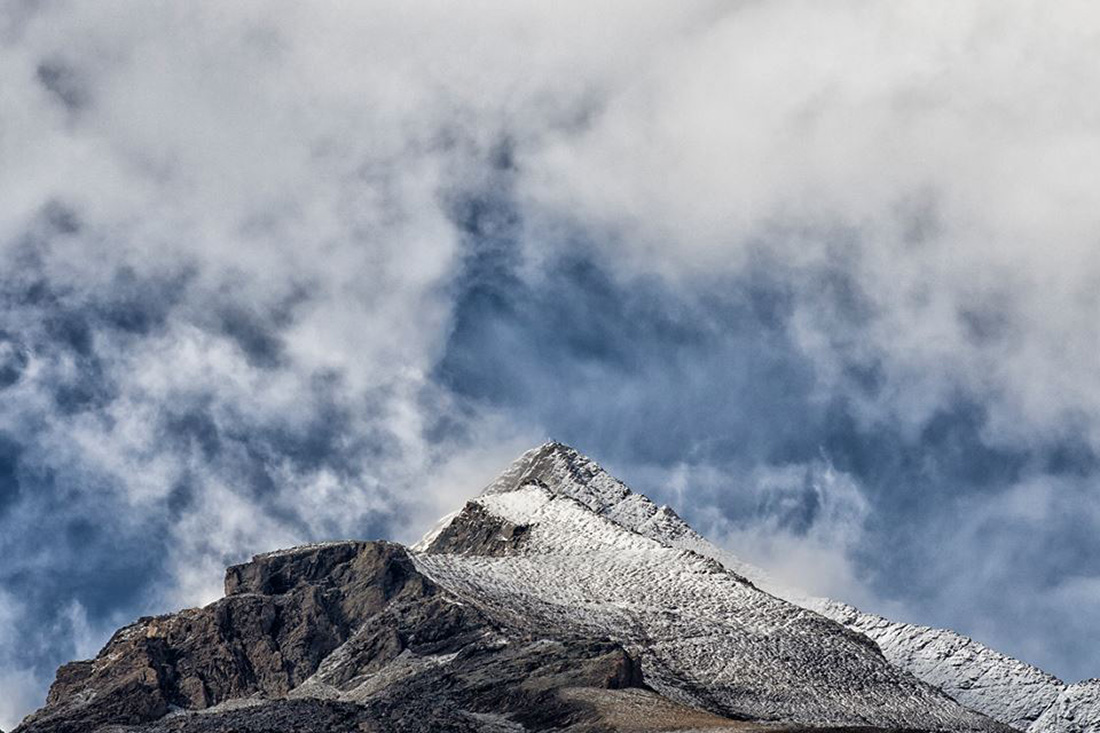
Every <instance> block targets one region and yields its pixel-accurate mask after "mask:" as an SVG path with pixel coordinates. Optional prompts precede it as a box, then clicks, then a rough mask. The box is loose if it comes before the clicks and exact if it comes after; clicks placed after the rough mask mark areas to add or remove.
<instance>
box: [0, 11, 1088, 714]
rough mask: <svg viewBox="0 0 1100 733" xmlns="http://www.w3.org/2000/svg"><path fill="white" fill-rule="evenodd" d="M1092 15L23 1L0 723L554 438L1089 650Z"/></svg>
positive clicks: (787, 544) (765, 546) (1, 188)
mask: <svg viewBox="0 0 1100 733" xmlns="http://www.w3.org/2000/svg"><path fill="white" fill-rule="evenodd" d="M597 7H598V9H596V8H597ZM1098 42H1100V10H1098V9H1097V8H1096V6H1095V4H1094V3H1091V2H1074V1H1072V0H1070V1H1069V2H1062V3H1059V4H1058V5H1057V7H1053V6H1051V5H1050V4H1043V3H1039V2H1006V1H1004V0H989V2H965V1H964V2H959V1H958V0H952V1H950V2H919V3H918V2H912V3H890V2H857V1H847V0H837V1H835V2H830V3H821V2H816V1H813V0H805V1H803V2H788V1H786V0H765V1H757V2H737V3H731V2H702V3H692V2H683V1H681V2H674V3H668V2H664V3H645V2H639V0H630V1H629V2H625V1H624V2H619V3H614V2H602V3H591V2H583V3H581V2H577V3H571V2H560V1H559V2H554V3H537V4H536V3H524V2H496V3H489V2H484V3H479V2H467V3H461V4H459V5H456V4H453V3H423V2H402V3H396V4H394V3H378V4H375V3H370V2H335V1H333V2H325V3H300V2H289V1H288V2H281V1H277V0H271V1H268V2H246V1H238V2H232V3H227V2H221V1H214V0H211V1H209V2H155V1H150V2H147V1H144V0H131V1H130V2H113V1H111V0H96V1H95V2H92V1H87V2H64V1H62V0H8V1H7V2H5V3H3V4H2V5H0V303H2V305H0V555H2V557H3V558H4V562H3V563H2V564H0V690H3V691H4V694H3V695H2V696H0V727H3V728H5V729H7V728H9V727H10V726H13V725H14V724H15V723H16V722H17V720H18V718H19V717H20V716H21V715H22V714H24V713H26V712H28V711H29V710H30V709H32V708H34V707H36V706H38V705H39V704H40V703H41V702H42V700H43V697H44V694H45V689H46V687H47V685H48V684H49V682H50V680H51V679H52V676H53V672H54V669H55V667H56V666H57V665H58V664H59V663H61V662H64V661H67V660H69V659H72V658H74V657H89V656H92V655H94V654H95V652H96V651H97V650H98V648H99V647H100V646H101V645H102V644H103V642H104V641H105V640H106V638H107V636H108V635H109V633H110V632H111V631H112V630H113V629H114V628H115V627H117V626H119V625H121V624H123V623H127V622H129V621H130V620H132V619H133V618H135V617H136V616H138V615H140V614H147V613H163V612H167V611H170V610H174V609H176V608H178V607H181V606H185V605H197V604H201V603H206V602H209V601H210V600H212V599H214V598H216V597H217V596H218V595H219V594H220V587H221V577H222V570H223V568H224V566H225V565H227V564H229V563H232V562H239V561H241V560H242V559H245V558H247V557H248V556H249V555H250V554H252V553H254V552H260V551H264V550H270V549H273V548H277V547H281V546H288V545H291V544H295V543H299V542H303V541H307V540H318V539H331V538H338V537H364V538H376V537H384V538H391V539H397V540H402V541H407V540H411V539H414V538H416V537H417V536H419V534H421V533H422V532H423V531H424V530H426V529H427V527H428V526H429V525H430V524H431V522H432V521H433V520H434V519H435V518H436V517H437V516H438V515H440V514H442V513H444V512H446V511H449V510H451V509H453V508H455V507H456V506H457V505H459V504H460V503H461V502H462V501H463V500H464V499H465V498H466V497H467V496H468V495H470V494H472V493H474V492H475V491H476V490H477V488H478V487H479V486H480V485H481V484H483V483H484V482H485V481H487V480H488V479H489V478H490V477H491V476H492V475H493V474H494V473H495V472H497V471H498V470H499V469H501V468H503V466H504V465H505V464H506V463H507V462H508V461H509V460H510V459H511V458H512V457H514V455H516V454H518V453H519V452H520V451H522V450H523V449H525V448H527V447H529V446H530V445H533V444H535V443H538V442H541V441H542V440H544V439H545V438H547V437H553V438H556V439H559V440H563V441H566V442H568V443H571V444H573V445H575V446H576V447H577V448H579V449H580V450H582V451H584V452H586V453H588V454H589V455H591V456H592V457H594V458H595V459H596V460H598V461H601V462H602V463H603V464H604V465H606V466H607V467H608V468H609V469H611V470H612V471H613V472H615V473H617V474H618V475H619V476H620V477H621V478H623V479H624V480H626V481H627V482H628V483H629V484H631V485H632V486H634V487H635V488H636V489H637V490H640V491H643V492H645V493H647V494H649V495H650V496H652V497H653V498H654V499H656V500H659V501H663V502H667V503H670V504H672V505H673V506H674V507H676V508H677V510H678V511H680V512H681V514H683V515H684V516H685V517H687V518H688V519H689V520H690V521H692V522H693V523H694V524H695V525H696V527H697V528H699V529H700V530H701V531H703V532H704V533H706V534H708V535H709V536H711V537H712V538H713V539H715V540H716V541H718V542H720V543H722V544H725V545H726V546H727V547H728V548H729V549H731V550H733V551H734V552H737V553H739V554H741V555H742V556H744V557H745V558H746V559H749V560H752V561H755V562H757V563H759V564H762V565H764V566H765V567H769V568H771V569H773V570H774V571H776V573H777V574H779V575H782V576H785V577H787V578H788V579H789V580H791V581H793V582H795V583H797V584H800V585H802V586H804V587H806V588H807V589H808V590H811V591H814V592H818V593H824V594H829V595H832V596H836V597H839V598H842V599H844V600H850V601H854V602H857V603H860V604H862V605H863V606H864V607H865V608H867V609H869V610H876V611H880V612H886V613H890V614H892V615H895V616H897V617H900V618H903V619H906V620H914V621H920V622H923V623H929V624H934V625H943V626H950V627H953V628H955V629H957V630H959V631H961V632H963V633H965V634H968V635H971V636H973V637H975V638H977V639H979V640H980V641H983V642H986V643H990V644H992V645H994V646H996V647H998V648H1000V649H1002V650H1004V651H1006V652H1009V653H1012V654H1015V655H1018V656H1020V657H1022V658H1024V659H1025V660H1028V661H1031V662H1034V663H1037V664H1040V665H1042V666H1044V667H1045V668H1047V669H1048V670H1049V671H1051V672H1054V673H1055V674H1058V675H1060V676H1063V677H1065V678H1067V679H1070V680H1075V679H1077V678H1080V677H1087V676H1097V675H1100V656H1098V651H1097V650H1098V649H1100V628H1098V627H1097V625H1096V623H1095V620H1096V619H1097V618H1100V496H1098V494H1100V251H1098V247H1100V205H1098V202H1097V193H1096V192H1097V191H1100V96H1098V95H1097V94H1096V90H1097V89H1098V88H1100V55H1098V54H1097V51H1096V49H1097V48H1098V45H1097V44H1098Z"/></svg>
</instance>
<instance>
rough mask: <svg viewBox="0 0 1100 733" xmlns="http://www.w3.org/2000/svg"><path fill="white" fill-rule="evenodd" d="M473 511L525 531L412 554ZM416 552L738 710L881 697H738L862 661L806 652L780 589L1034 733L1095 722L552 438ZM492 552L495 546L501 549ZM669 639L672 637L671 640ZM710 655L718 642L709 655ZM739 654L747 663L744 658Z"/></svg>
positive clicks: (974, 648) (939, 635) (457, 577)
mask: <svg viewBox="0 0 1100 733" xmlns="http://www.w3.org/2000/svg"><path fill="white" fill-rule="evenodd" d="M471 511H478V512H487V513H488V514H491V515H492V516H495V517H497V518H499V519H500V520H502V521H503V522H505V523H506V524H507V525H508V526H510V527H512V528H513V529H512V530H510V531H512V532H513V533H515V532H516V529H515V528H522V529H521V530H520V531H521V536H520V537H519V539H518V540H517V539H516V538H512V539H510V540H509V542H507V543H505V546H506V547H511V548H512V549H511V550H509V551H508V552H509V553H512V554H507V555H505V556H503V557H494V558H488V557H481V556H478V555H479V552H478V550H479V549H480V550H481V551H484V550H486V549H488V546H486V545H485V544H484V543H482V546H481V547H480V548H474V547H466V548H458V549H459V550H463V549H465V550H466V553H465V554H462V553H460V554H453V550H454V549H455V548H453V547H452V548H450V550H451V551H452V554H450V555H447V556H443V555H439V554H436V553H433V552H425V551H426V550H429V549H431V548H433V545H434V549H436V550H438V549H441V539H445V538H446V535H447V533H448V531H449V530H453V529H454V528H455V525H456V523H462V522H463V521H464V519H463V517H464V515H467V516H466V520H468V519H469V517H468V515H469V513H470V512H471ZM452 534H461V533H460V532H452ZM466 541H467V542H468V541H469V539H468V538H466ZM418 548H419V550H421V554H418V555H417V556H416V557H417V562H418V563H419V564H422V565H423V570H424V571H425V572H427V573H428V574H431V575H436V576H438V577H439V578H440V579H441V582H444V584H451V585H455V586H461V587H463V588H466V589H467V590H468V592H469V593H474V592H476V593H479V594H489V595H490V596H491V595H492V594H493V593H494V592H499V593H500V594H501V595H502V596H504V595H506V596H507V599H504V598H503V597H502V603H518V604H519V605H518V606H517V607H521V608H524V609H525V610H524V612H530V613H531V614H532V616H533V617H540V616H544V615H545V616H548V619H547V621H546V622H550V621H552V620H553V617H554V616H555V615H562V614H570V613H571V614H573V615H576V616H579V617H585V618H589V619H591V621H590V622H591V623H596V624H605V625H606V626H607V627H608V628H607V631H608V633H609V634H612V635H614V634H616V633H621V634H630V633H637V634H650V635H651V634H657V635H659V636H662V638H667V640H668V641H667V643H665V644H663V645H662V646H661V649H662V650H663V653H662V655H660V656H661V658H656V659H653V660H651V661H650V664H651V665H652V666H653V667H655V668H660V669H662V670H665V671H666V672H667V674H669V675H674V676H675V675H691V674H696V675H704V676H707V682H708V683H711V684H713V682H714V681H715V680H718V681H720V682H724V683H726V685H727V687H728V689H729V690H730V691H731V692H730V693H729V694H730V695H731V696H737V699H736V700H735V704H737V705H744V704H750V705H758V706H759V710H758V712H760V713H761V714H762V715H767V714H774V715H777V716H781V715H783V714H794V715H798V716H807V719H810V718H815V717H816V719H818V720H820V719H821V717H820V716H821V715H823V714H829V715H833V716H834V717H833V718H831V719H834V720H836V721H837V722H840V721H842V720H843V721H846V722H849V721H857V720H870V718H867V717H864V716H867V715H869V713H868V710H869V709H870V708H876V709H877V708H881V707H882V706H883V705H885V703H886V701H884V700H881V699H876V697H875V695H876V694H877V693H875V692H874V691H873V690H871V689H868V690H866V691H861V693H860V694H859V695H857V696H855V697H853V696H851V695H850V694H849V692H847V691H846V692H844V693H843V694H841V693H839V692H838V691H835V690H831V689H829V687H828V684H824V686H823V687H822V688H821V691H820V693H819V694H818V695H815V696H814V700H813V701H807V700H806V698H807V697H808V696H806V695H799V694H797V693H794V692H792V699H790V700H775V699H771V698H770V697H769V696H768V695H764V696H763V697H762V698H761V699H759V700H754V699H752V697H753V694H752V693H751V692H746V690H752V689H753V688H754V685H759V686H760V687H761V688H763V686H764V683H763V679H764V678H765V677H767V678H768V679H769V680H772V679H775V678H776V677H777V676H778V677H781V678H783V680H784V684H789V685H791V689H792V691H793V690H797V689H798V686H799V685H803V686H804V685H807V684H808V680H807V679H804V678H801V677H799V676H798V675H799V670H810V671H806V674H807V675H809V676H813V675H814V674H817V673H821V674H823V675H824V676H825V677H826V679H827V678H828V677H829V675H828V668H829V666H830V664H832V663H833V662H832V661H831V660H832V659H833V658H834V657H833V655H834V654H836V655H838V657H837V658H840V659H843V660H844V663H845V664H847V663H852V664H855V665H856V666H857V667H858V666H860V665H867V664H873V662H869V661H868V659H869V657H866V656H865V655H864V654H863V653H862V652H851V648H850V646H851V645H850V643H849V642H847V641H842V639H844V638H845V637H841V636H838V635H836V634H835V633H834V634H829V633H826V637H827V638H828V639H830V643H833V640H834V639H835V643H836V644H838V647H837V649H836V650H833V649H830V650H828V651H827V652H826V653H825V655H824V658H821V657H819V656H815V655H814V654H813V653H812V652H810V651H807V650H805V649H803V648H802V647H801V646H799V644H798V643H797V640H799V639H802V638H805V635H806V633H807V632H806V631H805V630H804V627H805V628H809V627H813V628H814V629H815V631H814V633H820V629H821V627H820V622H819V621H815V620H814V619H813V616H812V615H799V614H797V613H792V612H791V611H790V609H789V606H787V605H786V604H781V603H778V602H776V601H775V599H773V598H771V596H778V597H780V598H784V599H786V600H788V601H791V602H792V603H794V604H797V605H798V606H801V607H804V608H807V609H812V610H813V611H816V612H817V613H819V614H821V615H823V616H826V617H828V618H830V619H832V620H834V621H836V622H838V623H839V624H842V625H843V626H844V627H845V628H847V629H850V630H852V631H855V632H858V633H859V634H861V635H864V636H866V637H867V638H870V639H872V640H873V641H874V642H875V644H877V646H878V648H879V649H881V651H882V654H883V655H884V656H885V658H886V659H887V660H888V661H889V662H890V663H891V664H892V665H893V667H895V668H897V669H898V670H902V671H904V672H907V673H909V674H912V675H913V676H915V677H916V678H918V679H920V680H922V681H924V682H926V683H928V684H929V685H932V686H935V687H937V688H939V689H941V690H943V691H944V692H946V693H947V694H948V695H950V696H951V697H952V698H954V699H955V700H957V701H959V702H960V703H962V704H963V705H964V706H966V707H968V708H971V709H973V710H976V711H979V712H981V713H984V714H985V715H988V716H989V717H991V718H993V719H995V720H998V721H1000V722H1002V723H1005V724H1008V725H1010V726H1012V727H1014V728H1018V729H1020V730H1028V729H1029V728H1030V729H1031V730H1032V731H1034V733H1061V732H1062V731H1067V732H1068V731H1073V732H1074V733H1076V732H1078V731H1079V732H1081V733H1094V732H1095V731H1100V685H1097V684H1096V683H1094V682H1092V683H1082V684H1079V685H1073V686H1069V687H1067V686H1066V685H1065V683H1063V682H1062V681H1061V680H1059V679H1057V678H1056V677H1054V676H1053V675H1050V674H1047V673H1046V672H1043V671H1042V670H1040V669H1038V668H1036V667H1034V666H1031V665H1029V664H1026V663H1024V662H1021V661H1020V660H1017V659H1013V658H1011V657H1009V656H1007V655H1004V654H1001V653H999V652H997V651H995V650H993V649H990V648H988V647H986V646H984V645H982V644H979V643H978V642H975V641H973V640H972V639H969V638H967V637H964V636H962V635H960V634H957V633H955V632H953V631H949V630H944V629H933V628H928V627H924V626H917V625H912V624H905V623H899V622H894V621H891V620H889V619H885V618H882V617H880V616H876V615H873V614H867V613H863V612H861V611H859V610H858V609H856V608H854V607H852V606H850V605H847V604H844V603H840V602H837V601H832V600H829V599H823V598H815V597H812V596H807V595H805V594H803V593H801V592H799V591H798V590H796V589H791V588H788V587H785V586H783V585H782V584H779V583H777V582H775V581H774V580H773V579H772V578H771V577H769V576H768V574H767V573H766V572H764V571H763V570H761V569H759V568H756V567H753V566H752V565H750V564H748V563H745V562H743V561H741V560H739V559H738V558H737V557H735V556H734V555H732V554H731V553H729V552H727V551H725V550H722V549H721V548H718V547H716V546H715V545H713V544H712V543H710V542H709V541H707V540H706V539H705V538H703V537H701V536H700V535H699V534H698V533H696V532H695V531H694V530H693V529H691V527H690V526H688V525H687V523H685V522H684V521H683V520H682V519H680V517H679V516H677V515H676V513H675V512H673V511H672V510H670V509H669V508H667V507H658V506H657V505H655V504H654V503H653V502H651V501H650V500H649V499H647V498H646V497H644V496H642V495H640V494H636V493H633V492H631V491H630V490H629V489H628V488H627V487H626V486H625V485H624V484H622V483H621V482H620V481H618V480H617V479H615V478H614V477H612V476H611V475H609V474H608V473H607V472H606V471H604V470H603V469H601V468H600V467H599V466H598V465H597V464H596V463H595V462H593V461H591V460H590V459H588V458H587V457H585V456H583V455H581V454H580V453H578V452H577V451H575V450H573V449H572V448H570V447H568V446H565V445H562V444H560V443H547V444H545V445H543V446H540V447H538V448H536V449H533V450H531V451H528V452H527V453H526V454H524V455H523V456H522V457H521V458H520V459H519V460H517V461H516V462H515V463H514V464H513V465H512V466H511V467H510V468H509V469H508V470H507V471H505V473H504V474H502V475H501V476H500V477H499V478H498V479H497V480H496V481H494V482H493V483H492V484H491V485H490V486H488V487H487V488H486V489H485V490H484V492H483V493H482V495H481V496H480V497H479V498H478V499H476V500H475V502H473V503H472V504H470V505H468V506H467V508H466V509H465V510H464V512H463V513H460V514H458V515H455V516H452V517H448V518H446V519H445V520H444V521H443V522H442V523H441V525H440V526H439V527H437V528H436V529H435V530H433V531H432V532H431V533H429V535H428V536H427V537H425V539H424V540H423V541H422V542H421V543H420V545H418ZM676 551H686V552H679V553H678V552H676ZM495 552H496V554H500V552H502V550H501V547H500V546H497V547H496V550H495ZM701 558H707V559H710V560H713V561H716V562H718V563H720V564H721V566H722V567H723V569H724V570H725V571H726V572H725V573H721V572H717V571H716V570H714V569H713V568H712V569H710V570H706V569H705V568H708V567H711V566H707V565H705V564H702V561H701ZM639 568H643V569H642V570H639ZM670 574H673V575H676V577H675V578H673V577H670ZM742 578H744V579H747V580H749V581H751V585H750V584H748V583H745V582H742V580H741V579H742ZM753 586H755V587H753ZM494 588H497V589H499V591H495V590H494ZM757 588H760V589H763V590H765V591H767V593H760V592H759V591H758V590H757ZM768 594H770V595H768ZM814 624H818V626H814ZM776 629H784V630H788V629H789V630H792V631H793V632H794V633H793V634H791V639H793V640H789V639H787V638H783V640H782V642H780V643H779V646H781V647H782V648H781V649H775V648H774V646H775V642H774V641H771V642H769V641H767V640H768V639H769V634H773V633H775V630H776ZM628 630H629V631H628ZM681 637H682V638H683V641H679V640H678V639H680V638H681ZM711 645H714V646H713V647H711ZM769 647H773V648H769ZM712 648H713V649H716V650H720V651H715V652H709V651H708V650H710V649H712ZM841 650H842V651H841ZM850 652H851V654H850V655H849V653H850ZM708 654H710V656H709V657H708ZM746 654H747V655H748V656H746ZM792 654H807V655H808V656H807V657H805V658H803V657H800V656H792ZM746 659H752V660H753V663H752V664H751V665H749V664H745V663H744V662H745V660H746ZM733 660H737V661H736V662H735V661H733ZM792 662H793V663H792ZM803 665H809V666H803ZM750 667H751V668H750ZM754 670H755V672H754ZM864 673H868V674H870V675H871V677H872V678H873V677H874V674H877V672H876V673H870V672H869V668H867V669H863V670H862V671H861V672H860V673H859V674H864ZM773 689H774V688H773ZM734 690H736V691H737V692H736V693H735V692H733V691H734ZM913 695H914V699H913V701H910V702H908V703H906V702H903V701H896V700H892V701H890V702H889V705H887V706H886V707H887V708H889V709H890V710H891V711H892V712H891V713H890V714H889V715H890V716H895V717H892V718H890V720H888V721H887V720H876V721H875V724H877V725H887V724H904V721H906V720H910V719H909V718H907V716H908V715H910V714H911V711H910V710H908V709H907V708H906V705H910V706H911V707H914V708H916V707H919V706H920V705H921V704H922V703H921V700H922V698H923V696H926V695H927V691H926V690H924V689H923V688H919V689H917V690H916V691H915V692H914V693H913ZM800 706H803V707H805V709H798V708H799V707H800ZM788 708H789V709H788ZM754 709H756V708H754ZM781 710H782V712H781ZM845 716H847V717H845ZM910 722H911V721H910ZM937 722H938V723H939V724H942V725H946V724H947V721H940V720H939V719H937ZM967 724H969V722H968V723H967Z"/></svg>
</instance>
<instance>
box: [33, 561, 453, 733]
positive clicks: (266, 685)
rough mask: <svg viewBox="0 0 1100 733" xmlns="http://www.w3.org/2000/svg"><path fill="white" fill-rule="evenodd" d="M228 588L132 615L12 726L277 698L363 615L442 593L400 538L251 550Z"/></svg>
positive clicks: (110, 719)
mask: <svg viewBox="0 0 1100 733" xmlns="http://www.w3.org/2000/svg"><path fill="white" fill-rule="evenodd" d="M226 587H227V589H228V590H229V591H230V595H227V596H226V597H225V598H223V599H222V600H220V601H217V602H216V603H213V604H211V605H210V606H207V607H206V608H202V609H188V610H185V611H181V612H180V613H177V614H173V615H169V616H158V617H152V618H143V619H140V620H139V621H138V622H136V623H134V624H131V625H130V626H127V627H125V628H123V629H121V630H120V631H118V632H117V633H116V634H115V635H114V636H113V637H112V638H111V640H110V641H109V642H108V643H107V646H105V647H104V648H103V651H101V652H100V653H99V655H98V656H97V657H96V658H95V659H94V660H91V661H85V662H74V663H72V664H68V665H65V666H64V667H62V668H61V669H60V670H59V671H58V674H57V679H56V681H55V682H54V684H53V686H52V687H51V688H50V693H49V696H48V698H47V702H46V707H45V708H44V709H43V710H42V711H40V712H39V713H37V714H36V715H34V716H32V717H31V718H29V719H28V720H27V721H24V723H23V725H21V726H20V727H19V729H18V730H20V731H27V732H28V733H30V732H31V731H39V730H43V731H45V730H50V731H74V733H75V732H76V731H87V730H91V729H93V728H94V727H95V726H96V725H98V724H102V723H141V722H144V721H149V720H154V719H156V718H159V717H161V716H163V715H164V714H166V713H167V712H168V711H169V710H170V709H171V708H172V707H182V708H187V709H204V708H207V707H210V706H212V705H216V704H217V703H220V702H222V701H225V700H231V699H235V698H245V697H249V696H251V695H261V696H264V697H279V696H284V695H286V694H287V693H289V692H290V691H291V690H292V689H294V688H296V687H297V686H299V685H300V684H301V683H302V682H304V681H305V680H306V679H307V678H308V677H309V676H310V675H312V674H313V673H314V672H315V671H316V669H317V667H318V666H319V665H320V663H321V661H322V660H323V659H325V658H326V657H327V656H328V655H329V654H330V653H331V652H332V651H333V650H335V649H336V648H337V647H338V646H340V645H341V644H342V643H344V642H345V641H346V640H347V639H348V638H349V637H350V636H351V634H352V632H353V631H355V630H356V629H358V628H360V627H362V626H363V625H364V624H365V623H367V622H368V621H370V620H377V617H379V616H380V615H385V613H386V612H387V611H389V612H390V614H392V615H399V614H400V611H401V609H403V608H404V607H405V606H409V605H415V606H417V607H421V606H424V605H426V604H430V603H431V601H432V599H433V597H434V596H436V595H438V594H439V593H440V590H439V589H438V588H436V587H435V586H433V585H432V584H431V583H430V582H428V581H427V580H426V579H425V578H424V577H423V576H422V575H421V574H420V573H418V572H417V571H416V569H415V567H414V566H413V564H412V562H411V560H410V559H409V556H408V554H407V553H406V551H405V549H404V548H403V547H401V546H399V545H394V544H389V543H384V542H344V543H334V544H329V545H324V546H319V547H306V548H302V549H300V550H295V551H289V552H284V553H274V554H271V555H266V556H260V557H257V558H256V559H255V560H254V561H253V562H252V563H249V564H247V565H245V566H237V567H233V568H230V569H229V572H228V573H227V576H226Z"/></svg>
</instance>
